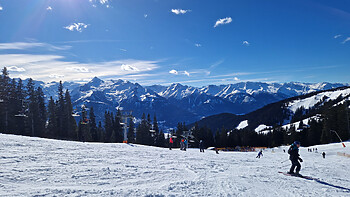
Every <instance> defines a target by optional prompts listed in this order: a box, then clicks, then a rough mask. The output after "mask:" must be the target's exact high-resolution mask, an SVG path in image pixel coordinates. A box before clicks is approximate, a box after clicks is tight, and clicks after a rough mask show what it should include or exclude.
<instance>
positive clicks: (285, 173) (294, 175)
mask: <svg viewBox="0 0 350 197" xmlns="http://www.w3.org/2000/svg"><path fill="white" fill-rule="evenodd" d="M278 173H281V174H283V175H286V176H293V177H299V178H303V179H307V180H315V181H317V180H318V179H316V178H312V177H310V176H304V175H296V174H288V173H287V172H278Z"/></svg>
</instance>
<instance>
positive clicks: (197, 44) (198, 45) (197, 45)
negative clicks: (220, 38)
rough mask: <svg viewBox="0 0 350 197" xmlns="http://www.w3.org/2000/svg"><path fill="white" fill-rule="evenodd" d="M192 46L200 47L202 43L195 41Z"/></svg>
mask: <svg viewBox="0 0 350 197" xmlns="http://www.w3.org/2000/svg"><path fill="white" fill-rule="evenodd" d="M194 46H196V47H201V46H202V45H201V44H199V43H196V44H194Z"/></svg>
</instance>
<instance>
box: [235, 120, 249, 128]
mask: <svg viewBox="0 0 350 197" xmlns="http://www.w3.org/2000/svg"><path fill="white" fill-rule="evenodd" d="M247 126H248V120H243V121H242V122H240V123H239V125H238V126H237V127H236V129H238V130H240V129H244V128H246V127H247Z"/></svg>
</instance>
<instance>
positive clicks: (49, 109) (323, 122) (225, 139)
mask: <svg viewBox="0 0 350 197" xmlns="http://www.w3.org/2000/svg"><path fill="white" fill-rule="evenodd" d="M343 99H344V98H342V97H340V98H337V99H336V100H334V101H331V102H328V103H325V104H324V105H323V106H322V110H321V111H320V110H315V109H308V110H305V109H303V108H300V109H298V110H297V111H296V113H295V114H294V116H293V117H292V120H293V121H296V122H298V121H299V124H298V126H297V127H295V126H294V125H293V126H290V127H289V128H288V129H284V128H283V127H282V125H281V124H280V125H275V126H273V128H272V129H271V132H269V133H256V132H255V131H254V130H249V129H247V128H246V129H242V130H237V129H233V130H228V129H226V128H224V127H222V128H221V129H217V130H216V131H215V132H213V131H212V130H211V129H210V128H208V127H199V126H198V124H197V123H195V124H194V126H192V127H191V128H188V127H187V126H186V125H185V123H178V125H177V127H176V128H175V129H170V130H169V131H168V132H167V134H164V132H163V131H162V130H160V129H159V126H158V121H157V117H156V115H154V116H153V120H152V118H151V115H150V114H147V115H146V114H145V113H144V114H143V115H142V117H141V119H140V120H139V121H137V124H136V123H135V122H136V121H134V119H132V118H129V119H128V121H127V122H126V123H123V114H122V112H121V111H120V110H118V111H117V112H116V113H115V114H114V113H113V112H109V111H106V112H105V114H104V120H103V121H102V122H101V121H99V122H97V121H96V116H95V114H94V109H93V107H91V108H89V109H87V108H86V107H85V106H82V107H81V110H79V112H80V113H79V115H76V110H74V109H73V105H72V100H71V96H70V93H69V90H68V89H67V90H64V88H63V85H62V82H60V83H59V86H58V89H57V99H56V100H54V99H53V98H52V97H50V98H49V99H47V98H46V96H45V95H44V93H43V90H42V88H41V87H36V86H35V84H34V81H33V80H32V79H29V80H28V81H27V83H26V84H24V83H23V81H22V80H21V79H18V80H15V79H11V78H10V77H9V73H8V71H7V69H6V67H5V68H4V69H3V70H2V73H1V75H0V132H2V133H8V134H18V135H26V136H33V137H46V138H53V139H65V140H74V141H84V142H105V143H121V142H123V141H124V140H125V138H126V139H127V141H128V142H130V143H137V144H143V145H151V146H159V147H167V146H168V141H169V140H168V138H170V137H172V138H173V139H174V145H173V146H174V147H179V146H180V141H181V139H183V138H188V140H189V145H190V146H191V147H198V146H199V141H200V140H203V141H204V143H205V145H206V146H207V147H214V146H215V147H236V146H255V147H256V146H264V147H274V146H280V145H283V144H290V143H292V142H293V141H295V140H298V141H301V142H302V144H303V145H304V146H310V145H316V144H321V143H331V142H338V141H339V139H338V138H337V136H336V135H335V134H334V133H332V132H330V131H331V130H335V131H337V132H338V133H339V135H340V137H341V138H342V139H343V140H344V141H345V140H348V139H349V138H350V134H349V121H350V120H349V114H348V107H349V103H348V102H343V103H340V104H339V101H341V100H343ZM335 104H337V105H335ZM310 114H314V115H316V114H319V116H318V118H314V119H310V120H309V121H308V124H307V125H304V124H303V122H302V120H303V119H305V117H307V115H308V116H310ZM125 124H127V125H125ZM125 126H127V134H126V135H127V136H125V137H124V128H125Z"/></svg>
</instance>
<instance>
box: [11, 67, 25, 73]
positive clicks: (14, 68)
mask: <svg viewBox="0 0 350 197" xmlns="http://www.w3.org/2000/svg"><path fill="white" fill-rule="evenodd" d="M7 70H8V71H13V72H25V71H26V69H24V68H22V67H17V66H9V67H7Z"/></svg>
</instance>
